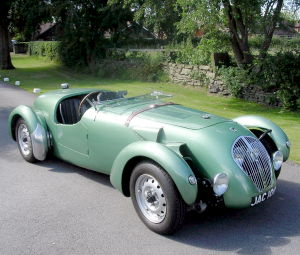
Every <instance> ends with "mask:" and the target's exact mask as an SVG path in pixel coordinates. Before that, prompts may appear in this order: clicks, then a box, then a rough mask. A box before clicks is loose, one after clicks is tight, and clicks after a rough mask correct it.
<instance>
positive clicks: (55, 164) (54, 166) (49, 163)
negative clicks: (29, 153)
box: [36, 156, 113, 188]
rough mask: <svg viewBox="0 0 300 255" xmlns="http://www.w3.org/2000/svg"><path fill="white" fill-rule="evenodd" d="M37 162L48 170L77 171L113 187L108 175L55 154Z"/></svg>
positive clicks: (59, 171)
mask: <svg viewBox="0 0 300 255" xmlns="http://www.w3.org/2000/svg"><path fill="white" fill-rule="evenodd" d="M36 164H37V165H39V166H40V167H43V168H47V169H48V171H51V172H56V173H76V174H79V175H81V176H83V177H85V178H88V179H90V180H92V181H94V182H97V183H100V184H103V185H105V186H107V187H111V188H113V186H112V185H111V183H110V180H109V176H108V175H106V174H102V173H99V172H95V171H91V170H88V169H85V168H81V167H78V166H75V165H72V164H69V163H67V162H64V161H62V160H60V159H57V158H55V157H54V156H49V157H47V160H46V161H43V162H38V163H36Z"/></svg>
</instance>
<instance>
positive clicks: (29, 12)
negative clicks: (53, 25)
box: [10, 0, 51, 41]
mask: <svg viewBox="0 0 300 255" xmlns="http://www.w3.org/2000/svg"><path fill="white" fill-rule="evenodd" d="M10 21H11V25H10V30H11V33H12V34H14V35H15V36H16V37H17V40H18V41H29V40H32V38H33V37H34V35H35V33H36V32H37V30H38V28H39V25H40V24H41V23H43V22H47V21H51V15H50V9H49V2H48V1H36V0H11V8H10Z"/></svg>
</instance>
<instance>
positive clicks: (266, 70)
mask: <svg viewBox="0 0 300 255" xmlns="http://www.w3.org/2000/svg"><path fill="white" fill-rule="evenodd" d="M220 74H221V77H222V79H223V80H224V82H225V84H226V85H227V87H228V88H229V90H230V92H231V93H232V95H233V96H235V97H238V98H242V97H243V95H244V93H245V91H246V90H247V89H248V86H249V85H254V86H261V88H262V89H263V90H264V91H266V92H274V93H275V95H276V97H277V98H278V99H279V101H280V102H281V103H282V105H283V108H284V109H285V110H290V111H296V110H298V109H299V108H300V105H299V99H300V52H288V51H286V52H278V53H276V54H275V55H273V56H267V57H266V58H265V59H264V60H260V61H256V63H255V67H254V68H252V69H241V68H239V67H230V68H222V69H221V70H220ZM275 99H276V98H275ZM272 100H274V98H273V99H272Z"/></svg>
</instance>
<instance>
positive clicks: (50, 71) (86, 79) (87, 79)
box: [0, 55, 300, 163]
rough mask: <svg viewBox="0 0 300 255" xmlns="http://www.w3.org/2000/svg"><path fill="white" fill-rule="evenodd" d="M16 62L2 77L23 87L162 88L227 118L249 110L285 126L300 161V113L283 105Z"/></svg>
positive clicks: (35, 61) (32, 60)
mask: <svg viewBox="0 0 300 255" xmlns="http://www.w3.org/2000/svg"><path fill="white" fill-rule="evenodd" d="M13 64H14V65H15V67H16V68H17V69H16V70H9V71H3V70H0V74H1V75H2V77H4V76H8V77H9V78H10V82H11V83H14V82H15V81H16V80H20V81H21V87H22V88H24V89H25V90H28V91H32V90H33V88H41V89H42V91H43V92H45V91H48V90H52V89H57V88H59V85H60V84H61V83H63V82H68V83H70V85H71V87H89V88H102V89H111V90H127V91H128V95H129V96H135V95H141V94H145V93H148V92H151V91H153V90H159V91H163V92H165V93H169V94H173V96H174V97H173V99H172V101H174V102H177V103H180V104H182V105H185V106H188V107H191V108H194V109H201V110H204V111H207V112H210V113H213V114H217V115H220V116H223V117H227V118H234V117H237V116H241V115H246V114H257V115H260V116H264V117H266V118H269V119H271V120H272V121H274V122H275V123H276V124H278V125H279V126H280V127H282V128H283V129H284V131H285V132H286V133H287V135H288V136H289V138H290V140H291V142H292V153H291V157H290V159H291V160H293V161H295V162H298V163H300V143H299V140H300V114H299V113H290V112H281V111H280V109H274V108H268V107H264V106H261V105H258V104H255V103H250V102H246V101H243V100H238V99H234V98H227V97H220V96H214V95H209V94H208V93H207V90H206V89H197V88H192V87H183V86H180V85H175V84H170V83H153V82H141V81H126V80H117V79H114V80H107V79H101V78H99V77H96V76H92V75H90V74H87V73H85V72H78V71H77V72H74V71H72V70H68V69H65V68H62V67H61V66H60V65H59V64H56V63H52V62H48V61H46V60H44V59H40V58H37V57H32V56H31V57H29V56H26V55H13Z"/></svg>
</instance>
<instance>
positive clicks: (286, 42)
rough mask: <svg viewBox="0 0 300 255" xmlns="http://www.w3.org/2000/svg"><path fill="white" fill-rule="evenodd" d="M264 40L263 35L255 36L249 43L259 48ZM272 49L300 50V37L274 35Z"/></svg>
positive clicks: (254, 47)
mask: <svg viewBox="0 0 300 255" xmlns="http://www.w3.org/2000/svg"><path fill="white" fill-rule="evenodd" d="M262 42H263V37H261V36H253V37H250V38H249V44H250V46H251V47H252V48H253V49H259V48H260V47H261V44H262ZM270 49H271V50H272V51H283V50H284V51H287V50H289V51H292V50H300V37H293V38H283V37H278V36H274V37H273V39H272V42H271V46H270Z"/></svg>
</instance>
